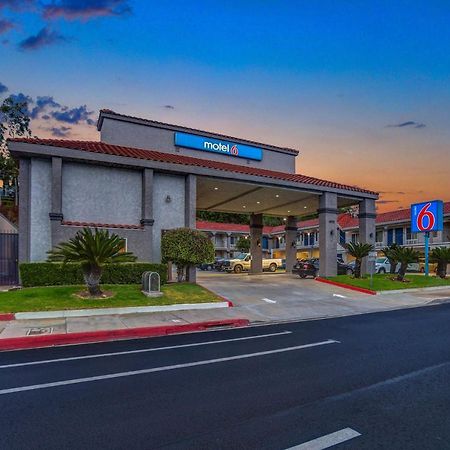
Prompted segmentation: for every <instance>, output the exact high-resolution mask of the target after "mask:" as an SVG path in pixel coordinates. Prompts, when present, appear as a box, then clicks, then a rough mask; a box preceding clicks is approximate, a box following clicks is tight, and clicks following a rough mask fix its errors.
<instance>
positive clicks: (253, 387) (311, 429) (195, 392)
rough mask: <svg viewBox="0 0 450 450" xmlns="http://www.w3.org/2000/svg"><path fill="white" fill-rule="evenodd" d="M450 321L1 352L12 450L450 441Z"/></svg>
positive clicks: (5, 434) (373, 319)
mask: <svg viewBox="0 0 450 450" xmlns="http://www.w3.org/2000/svg"><path fill="white" fill-rule="evenodd" d="M449 324H450V305H440V306H432V307H426V308H413V309H406V310H399V311H391V312H384V313H375V314H366V315H359V316H351V317H344V318H337V319H329V320H320V321H311V322H301V323H295V322H293V323H285V324H279V325H271V326H269V325H265V326H259V327H252V328H246V329H233V330H225V331H211V332H206V333H197V334H187V335H177V336H168V337H164V338H156V339H155V338H154V339H147V340H145V339H143V340H134V341H120V342H111V343H103V344H91V345H79V346H69V347H59V348H53V349H38V350H27V351H19V352H7V353H0V365H1V368H0V424H1V433H0V448H1V449H8V450H13V449H46V450H47V449H58V450H62V449H91V448H92V449H94V448H95V449H98V448H108V449H153V448H165V449H166V448H167V449H227V450H230V449H274V450H284V449H288V448H297V449H303V450H304V449H312V448H314V449H321V448H329V447H330V446H333V445H336V448H340V449H446V448H450V383H449V380H450V326H449ZM339 442H341V443H340V444H339Z"/></svg>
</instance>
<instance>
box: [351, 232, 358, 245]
mask: <svg viewBox="0 0 450 450" xmlns="http://www.w3.org/2000/svg"><path fill="white" fill-rule="evenodd" d="M352 242H353V243H354V244H356V243H357V242H358V233H352Z"/></svg>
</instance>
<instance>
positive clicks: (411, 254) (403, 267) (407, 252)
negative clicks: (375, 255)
mask: <svg viewBox="0 0 450 450" xmlns="http://www.w3.org/2000/svg"><path fill="white" fill-rule="evenodd" d="M394 252H395V256H394V257H395V259H396V260H397V261H398V262H399V263H400V269H399V271H398V274H397V281H404V280H405V274H406V271H407V269H408V264H411V263H413V262H417V261H419V256H420V253H419V252H418V251H417V250H414V249H413V248H411V247H397V248H396V249H395V250H394Z"/></svg>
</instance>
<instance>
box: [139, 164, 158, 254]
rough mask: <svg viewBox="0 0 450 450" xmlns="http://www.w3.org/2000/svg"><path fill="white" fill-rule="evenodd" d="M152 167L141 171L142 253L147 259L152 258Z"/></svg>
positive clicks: (153, 221)
mask: <svg viewBox="0 0 450 450" xmlns="http://www.w3.org/2000/svg"><path fill="white" fill-rule="evenodd" d="M154 223H155V220H154V218H153V169H144V170H143V171H142V206H141V225H142V227H143V228H144V232H145V233H144V242H143V243H142V245H143V246H144V247H145V250H144V254H146V255H148V256H147V258H146V259H147V261H152V258H153V224H154Z"/></svg>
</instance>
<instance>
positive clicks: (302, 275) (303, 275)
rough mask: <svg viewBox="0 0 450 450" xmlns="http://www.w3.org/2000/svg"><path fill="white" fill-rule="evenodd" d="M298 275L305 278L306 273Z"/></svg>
mask: <svg viewBox="0 0 450 450" xmlns="http://www.w3.org/2000/svg"><path fill="white" fill-rule="evenodd" d="M298 276H299V277H300V278H306V273H299V274H298Z"/></svg>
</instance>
